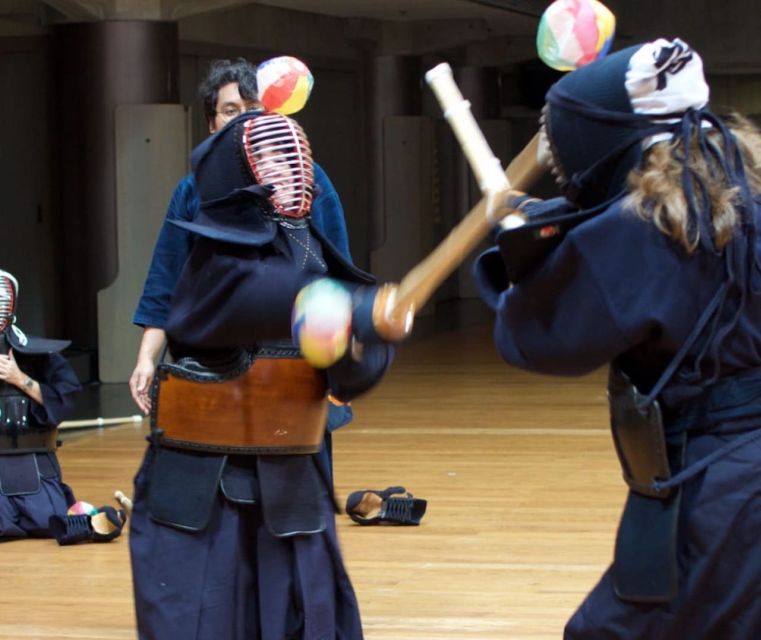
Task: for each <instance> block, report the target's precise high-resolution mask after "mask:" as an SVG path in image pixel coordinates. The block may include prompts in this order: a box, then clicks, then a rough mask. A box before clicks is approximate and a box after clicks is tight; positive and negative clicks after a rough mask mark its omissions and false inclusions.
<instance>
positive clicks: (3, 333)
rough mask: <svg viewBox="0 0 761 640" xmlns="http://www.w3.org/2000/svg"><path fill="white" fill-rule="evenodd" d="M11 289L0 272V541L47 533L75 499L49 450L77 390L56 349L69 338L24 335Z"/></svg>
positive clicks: (11, 281) (13, 284) (9, 278)
mask: <svg viewBox="0 0 761 640" xmlns="http://www.w3.org/2000/svg"><path fill="white" fill-rule="evenodd" d="M18 291H19V286H18V281H17V280H16V278H15V277H14V276H13V275H12V274H10V273H8V272H7V271H2V270H0V540H11V539H17V538H27V537H51V535H52V534H51V532H50V529H49V527H48V521H49V519H50V518H51V516H57V515H65V514H66V510H67V509H68V508H69V506H71V505H72V504H73V503H74V502H75V501H76V500H75V498H74V494H73V492H72V490H71V488H70V487H69V486H68V485H67V484H66V483H64V482H63V480H62V479H61V467H60V465H59V464H58V457H57V456H56V448H57V446H58V442H57V433H58V432H57V426H58V424H59V423H60V422H61V421H62V420H64V419H65V418H66V416H67V415H68V414H69V412H70V411H71V409H72V408H73V405H74V399H75V397H76V394H77V393H78V392H79V390H80V388H81V387H80V384H79V381H78V380H77V376H76V374H75V373H74V370H73V369H72V368H71V366H70V365H69V363H68V362H67V361H66V359H65V358H64V357H63V356H62V355H61V351H63V349H65V348H66V347H67V346H68V345H69V342H67V341H64V340H49V339H45V338H37V337H33V336H27V335H25V334H24V332H23V331H22V330H21V329H20V328H19V327H18V326H17V325H16V301H17V297H18Z"/></svg>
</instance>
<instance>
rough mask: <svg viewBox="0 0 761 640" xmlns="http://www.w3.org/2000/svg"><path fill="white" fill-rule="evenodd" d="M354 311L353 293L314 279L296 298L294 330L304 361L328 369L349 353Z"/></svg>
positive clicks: (333, 281)
mask: <svg viewBox="0 0 761 640" xmlns="http://www.w3.org/2000/svg"><path fill="white" fill-rule="evenodd" d="M351 311H352V301H351V294H350V293H349V292H348V291H347V290H346V288H345V287H343V286H342V285H341V284H340V283H338V282H336V281H335V280H330V279H328V278H321V279H319V280H315V281H314V282H312V283H311V284H309V285H307V286H306V287H304V288H303V289H302V290H301V291H300V292H299V294H298V296H296V301H295V303H294V305H293V315H292V318H291V329H292V333H293V337H294V339H295V340H296V342H297V343H298V345H299V348H300V349H301V353H302V355H303V356H304V359H305V360H306V361H307V362H308V363H309V364H311V365H312V366H313V367H315V368H317V369H325V368H327V367H329V366H330V365H332V364H335V363H336V362H337V361H338V360H340V359H341V357H342V356H343V355H344V354H345V353H346V349H347V348H348V346H349V338H350V335H351Z"/></svg>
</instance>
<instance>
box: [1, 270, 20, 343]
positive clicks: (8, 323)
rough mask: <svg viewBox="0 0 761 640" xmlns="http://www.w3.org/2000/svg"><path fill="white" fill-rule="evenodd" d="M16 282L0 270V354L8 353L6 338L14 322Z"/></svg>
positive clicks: (16, 294) (16, 293) (8, 274)
mask: <svg viewBox="0 0 761 640" xmlns="http://www.w3.org/2000/svg"><path fill="white" fill-rule="evenodd" d="M17 296H18V281H17V280H16V278H14V277H13V276H12V275H11V274H10V273H8V272H7V271H3V270H0V353H8V347H9V342H8V338H7V337H6V336H7V335H8V333H9V332H10V331H12V330H13V323H14V322H15V321H16V297H17Z"/></svg>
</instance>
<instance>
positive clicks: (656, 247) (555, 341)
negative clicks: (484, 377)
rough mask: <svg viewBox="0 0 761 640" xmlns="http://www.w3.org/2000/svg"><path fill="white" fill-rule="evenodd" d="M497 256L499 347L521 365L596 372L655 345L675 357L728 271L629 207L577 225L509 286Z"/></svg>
mask: <svg viewBox="0 0 761 640" xmlns="http://www.w3.org/2000/svg"><path fill="white" fill-rule="evenodd" d="M495 258H496V254H495V253H494V251H493V250H492V251H491V252H490V253H489V254H488V260H489V263H490V267H489V268H488V269H486V271H487V272H489V271H490V272H491V273H492V276H493V277H492V278H491V281H492V284H491V295H492V298H491V302H492V303H493V305H494V308H495V310H496V322H495V328H494V338H495V342H496V346H497V350H498V351H499V353H500V355H501V356H502V357H503V358H504V359H505V360H506V361H507V362H509V363H511V364H513V365H515V366H518V367H521V368H523V369H528V370H532V371H537V372H540V373H548V374H555V375H580V374H584V373H588V372H591V371H592V370H594V369H596V368H598V367H600V366H602V365H604V364H606V363H608V362H610V361H611V360H612V359H613V358H615V357H616V356H618V355H620V354H622V353H625V352H627V351H629V350H631V349H633V348H634V347H643V348H644V347H645V345H648V347H647V348H650V349H652V350H654V351H657V352H658V353H661V354H664V356H665V357H666V361H667V359H668V354H673V353H675V352H676V351H677V350H678V349H679V347H680V346H681V345H682V344H683V342H684V340H685V339H686V336H687V335H688V334H689V332H690V331H691V330H692V328H693V327H694V326H695V323H696V321H697V318H698V317H699V316H700V314H701V312H702V310H703V309H705V308H706V306H707V304H708V301H709V300H710V299H711V297H712V296H713V295H714V292H715V291H716V290H717V288H718V286H719V283H720V282H721V278H722V277H723V275H722V273H723V269H722V267H721V262H720V259H719V258H717V257H716V256H713V255H708V254H707V253H705V252H696V253H695V254H687V253H686V252H685V251H682V250H681V249H680V248H679V247H678V246H677V245H676V243H675V242H673V241H671V240H670V239H669V238H668V237H667V236H665V234H663V233H661V232H660V231H658V230H657V229H656V228H655V225H653V224H652V223H650V222H646V221H644V220H642V219H640V218H638V217H636V216H635V215H634V214H633V213H631V212H628V211H626V210H625V209H622V208H621V207H619V206H615V207H612V208H611V209H610V210H609V211H606V212H605V213H602V214H600V215H599V216H597V217H595V218H592V219H591V220H589V221H587V222H585V223H583V224H581V225H579V226H578V227H576V228H574V229H573V230H571V231H570V232H569V233H568V235H567V236H565V238H564V239H563V240H562V242H561V243H560V245H559V246H558V247H557V248H556V249H555V250H554V251H552V252H551V253H550V254H549V255H548V256H547V257H546V258H545V259H544V260H543V261H542V262H541V263H540V264H539V265H538V266H537V267H536V268H535V269H533V270H532V271H531V272H530V273H529V274H528V275H527V276H526V277H525V278H524V279H522V280H521V281H520V282H518V283H517V284H515V285H513V286H511V287H507V288H505V289H503V290H501V291H499V290H498V288H499V282H500V277H499V274H498V273H497V274H496V275H494V274H495V272H496V270H498V269H499V263H498V260H496V259H495ZM482 284H483V283H482Z"/></svg>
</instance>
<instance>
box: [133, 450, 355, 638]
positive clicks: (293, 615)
mask: <svg viewBox="0 0 761 640" xmlns="http://www.w3.org/2000/svg"><path fill="white" fill-rule="evenodd" d="M151 458H152V454H151V453H150V451H149V453H148V455H147V457H146V462H145V463H144V464H143V467H141V470H140V471H139V472H138V476H137V478H136V481H135V492H134V507H133V511H132V517H131V519H130V538H129V540H130V554H131V558H132V574H133V585H134V592H135V607H136V613H137V626H138V636H139V638H140V640H174V639H175V638H182V639H183V640H297V639H298V640H302V639H303V640H306V639H308V640H337V639H341V640H361V638H362V637H363V636H362V629H361V623H360V618H359V611H358V605H357V600H356V597H355V594H354V590H353V589H352V586H351V583H350V581H349V578H348V576H347V574H346V571H345V569H344V566H343V561H342V559H341V555H340V551H339V549H338V542H337V538H336V532H335V518H334V514H333V505H332V503H331V502H330V500H329V498H327V497H325V499H324V510H325V519H326V522H327V525H328V526H327V528H326V529H325V530H324V531H322V532H319V533H315V534H311V535H296V536H290V537H285V538H282V537H275V536H273V535H272V534H271V533H270V532H269V531H268V530H267V528H266V527H265V526H264V524H263V522H262V517H261V511H260V508H259V506H258V505H256V504H253V505H251V504H240V503H233V502H230V501H228V500H226V499H225V498H224V496H223V494H222V493H221V491H219V492H218V494H217V498H216V501H215V504H214V507H213V509H212V513H211V516H210V519H209V524H208V526H207V527H206V528H205V529H203V530H202V531H193V532H191V531H182V530H179V529H176V528H173V527H168V526H165V525H161V524H159V523H157V522H155V521H154V520H152V519H151V518H150V516H149V515H148V513H147V510H146V506H145V494H146V491H145V489H146V487H145V484H146V483H147V478H148V477H149V473H148V471H149V467H150V461H151Z"/></svg>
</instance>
